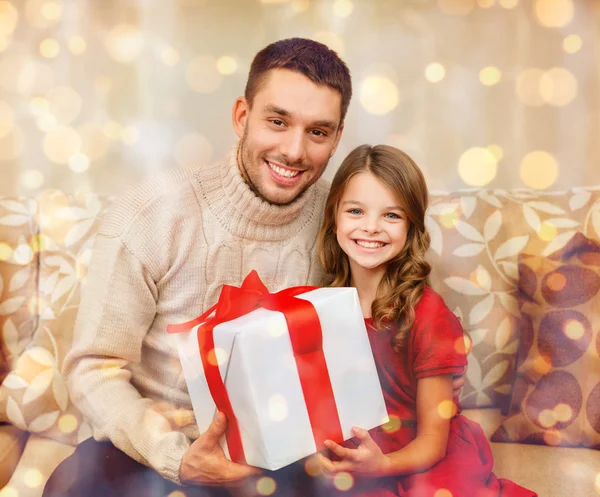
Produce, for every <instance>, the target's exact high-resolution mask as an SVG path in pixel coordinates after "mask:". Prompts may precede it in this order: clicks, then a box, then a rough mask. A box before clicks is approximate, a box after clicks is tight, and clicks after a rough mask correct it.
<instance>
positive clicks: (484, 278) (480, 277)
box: [471, 266, 492, 288]
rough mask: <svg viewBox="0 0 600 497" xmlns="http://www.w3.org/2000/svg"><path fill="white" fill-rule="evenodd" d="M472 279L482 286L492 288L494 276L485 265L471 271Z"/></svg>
mask: <svg viewBox="0 0 600 497" xmlns="http://www.w3.org/2000/svg"><path fill="white" fill-rule="evenodd" d="M471 281H472V282H473V283H475V284H476V285H477V286H479V287H481V288H490V287H491V286H492V277H491V276H490V273H489V271H488V270H487V269H485V268H484V267H483V266H477V268H476V269H475V270H474V271H473V272H472V273H471Z"/></svg>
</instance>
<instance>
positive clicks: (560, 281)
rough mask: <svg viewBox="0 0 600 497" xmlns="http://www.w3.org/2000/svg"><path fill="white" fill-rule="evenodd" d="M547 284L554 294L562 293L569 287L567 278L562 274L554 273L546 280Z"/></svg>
mask: <svg viewBox="0 0 600 497" xmlns="http://www.w3.org/2000/svg"><path fill="white" fill-rule="evenodd" d="M546 283H547V284H548V288H550V290H552V291H553V292H560V291H561V290H562V289H563V288H564V287H565V286H566V285H567V278H565V276H564V275H563V274H561V273H554V274H551V275H550V276H549V277H548V278H547V279H546Z"/></svg>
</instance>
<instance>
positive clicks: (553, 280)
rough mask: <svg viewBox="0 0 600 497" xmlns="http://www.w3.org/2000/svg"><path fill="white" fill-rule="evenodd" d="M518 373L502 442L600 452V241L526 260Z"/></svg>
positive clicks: (582, 241) (579, 241)
mask: <svg viewBox="0 0 600 497" xmlns="http://www.w3.org/2000/svg"><path fill="white" fill-rule="evenodd" d="M518 298H519V307H520V309H521V318H520V320H519V329H520V334H521V340H520V345H519V352H518V361H517V375H516V380H515V385H514V389H513V395H512V399H511V405H510V413H509V417H508V418H507V419H506V420H504V421H503V423H502V425H501V426H500V427H499V428H498V429H497V430H496V432H495V433H494V435H493V436H492V440H493V441H495V442H523V443H531V444H546V445H564V446H572V447H576V446H585V447H591V448H596V449H600V243H599V242H597V241H593V240H590V239H588V238H586V237H585V236H584V235H583V234H581V233H577V234H576V235H575V236H574V237H573V238H572V239H571V241H570V242H569V243H568V244H567V245H566V246H565V247H564V248H562V249H561V250H560V251H558V252H556V253H554V254H552V255H551V256H550V257H548V258H546V257H542V256H539V255H534V256H531V255H521V256H520V257H519V297H518Z"/></svg>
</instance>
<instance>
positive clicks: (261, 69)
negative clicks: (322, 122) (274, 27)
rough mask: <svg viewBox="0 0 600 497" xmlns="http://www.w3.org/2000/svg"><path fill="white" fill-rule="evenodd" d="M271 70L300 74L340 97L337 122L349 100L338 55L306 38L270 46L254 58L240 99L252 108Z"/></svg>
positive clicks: (347, 77)
mask: <svg viewBox="0 0 600 497" xmlns="http://www.w3.org/2000/svg"><path fill="white" fill-rule="evenodd" d="M271 69H288V70H290V71H295V72H298V73H300V74H303V75H304V76H306V77H307V78H308V79H310V80H311V81H312V82H313V83H316V84H317V85H327V86H329V87H330V88H333V89H334V90H336V91H337V92H338V93H339V94H340V95H341V97H342V108H341V121H340V122H343V121H344V118H345V117H346V111H347V110H348V105H349V104H350V98H351V97H352V81H351V79H350V71H349V70H348V67H347V66H346V64H345V63H344V62H343V61H342V59H340V58H339V56H338V54H337V53H335V52H334V51H333V50H331V49H330V48H329V47H327V46H326V45H323V44H322V43H319V42H317V41H314V40H308V39H306V38H289V39H287V40H279V41H276V42H275V43H271V44H270V45H268V46H267V47H265V48H263V49H262V50H261V51H260V52H258V53H257V54H256V56H255V57H254V60H253V61H252V65H251V66H250V73H249V74H248V81H247V83H246V91H245V93H244V96H245V97H246V100H247V101H248V105H249V106H250V107H252V102H253V100H254V96H255V95H256V93H257V92H258V91H259V90H260V87H261V85H262V84H263V83H264V81H265V76H266V74H267V72H268V71H270V70H271Z"/></svg>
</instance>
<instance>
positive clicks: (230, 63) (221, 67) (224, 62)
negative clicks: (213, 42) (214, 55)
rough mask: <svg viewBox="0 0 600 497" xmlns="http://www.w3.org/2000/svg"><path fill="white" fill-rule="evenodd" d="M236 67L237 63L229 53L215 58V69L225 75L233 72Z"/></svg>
mask: <svg viewBox="0 0 600 497" xmlns="http://www.w3.org/2000/svg"><path fill="white" fill-rule="evenodd" d="M237 68H238V63H237V60H235V58H233V57H232V56H231V55H223V56H222V57H219V58H218V59H217V70H218V71H219V72H220V73H221V74H223V75H225V76H230V75H231V74H235V72H236V71H237Z"/></svg>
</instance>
